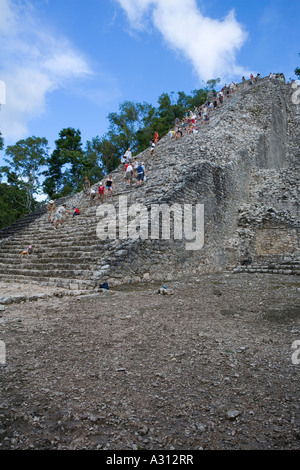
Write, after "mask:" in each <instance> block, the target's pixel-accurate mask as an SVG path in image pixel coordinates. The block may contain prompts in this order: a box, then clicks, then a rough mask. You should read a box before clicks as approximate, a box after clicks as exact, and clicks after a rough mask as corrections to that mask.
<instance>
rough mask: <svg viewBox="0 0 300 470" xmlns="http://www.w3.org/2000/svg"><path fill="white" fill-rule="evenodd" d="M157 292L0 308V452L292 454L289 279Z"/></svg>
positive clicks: (295, 435)
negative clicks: (0, 354) (2, 359)
mask: <svg viewBox="0 0 300 470" xmlns="http://www.w3.org/2000/svg"><path fill="white" fill-rule="evenodd" d="M161 287H162V286H161V285H160V284H155V283H145V284H140V285H133V284H130V285H125V286H121V287H118V288H113V289H110V290H108V291H103V290H101V291H99V292H94V293H93V295H91V294H89V295H87V296H84V295H80V296H79V295H78V296H73V297H70V296H59V297H56V296H52V297H46V298H37V300H35V301H25V302H24V301H22V302H19V303H10V304H7V305H5V307H4V310H3V309H2V310H1V313H0V340H1V341H2V342H4V343H5V350H6V363H5V364H2V366H0V379H1V380H0V392H1V393H0V449H2V450H5V449H10V450H25V449H41V450H50V449H55V450H75V449H76V450H79V449H100V450H112V449H115V450H138V449H145V450H181V449H185V450H198V449H204V450H238V449H239V450H267V449H274V450H275V449H276V450H279V449H282V450H292V449H294V450H295V449H299V448H300V411H299V373H300V364H298V363H297V362H299V361H297V360H296V361H295V360H293V359H292V357H293V358H295V357H296V358H297V351H295V349H293V344H294V342H295V341H298V340H300V302H299V287H300V281H299V278H298V277H296V276H280V275H263V274H261V275H260V274H253V275H251V274H236V275H231V274H216V275H207V276H201V277H199V278H194V279H192V278H189V279H185V280H181V281H174V282H170V283H168V284H167V289H169V290H170V291H171V292H172V295H162V294H161V293H160V288H161ZM25 288H26V286H24V289H25ZM10 289H11V290H12V288H11V287H10ZM19 294H20V295H21V294H22V287H19ZM1 295H3V296H4V297H5V296H6V295H7V294H6V293H5V292H1ZM298 348H299V346H298ZM293 353H294V355H293ZM299 357H300V353H299Z"/></svg>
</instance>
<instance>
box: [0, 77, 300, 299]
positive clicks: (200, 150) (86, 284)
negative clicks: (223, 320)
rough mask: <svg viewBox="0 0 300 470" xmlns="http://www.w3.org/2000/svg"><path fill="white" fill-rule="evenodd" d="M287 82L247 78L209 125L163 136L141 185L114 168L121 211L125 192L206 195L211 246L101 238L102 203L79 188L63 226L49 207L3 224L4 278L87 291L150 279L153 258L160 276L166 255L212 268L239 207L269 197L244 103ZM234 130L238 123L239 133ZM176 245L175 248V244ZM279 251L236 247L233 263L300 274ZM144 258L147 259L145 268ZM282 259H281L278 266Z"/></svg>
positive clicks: (0, 273) (132, 195)
mask: <svg viewBox="0 0 300 470" xmlns="http://www.w3.org/2000/svg"><path fill="white" fill-rule="evenodd" d="M287 87H288V85H285V84H282V83H279V82H278V83H274V84H273V83H272V85H271V86H270V84H269V81H268V79H262V80H261V81H260V82H259V83H258V84H257V85H255V86H253V87H249V85H248V84H247V83H246V84H243V85H241V86H240V87H239V90H238V91H237V92H235V93H233V94H232V95H231V96H230V98H229V99H228V100H226V99H225V102H224V105H223V106H222V107H220V108H218V109H216V110H214V111H213V113H212V115H211V120H210V124H209V125H208V126H207V125H204V124H203V123H199V124H198V128H199V133H198V134H195V135H194V134H190V135H185V136H184V137H183V138H182V139H180V140H178V141H176V140H174V139H173V140H170V139H169V136H168V135H167V136H165V137H163V138H162V139H161V140H160V142H159V144H158V145H157V147H156V150H155V152H154V155H153V156H151V155H150V152H149V149H147V150H145V151H144V152H142V153H141V154H140V155H138V159H139V161H140V162H144V163H145V166H146V175H147V181H146V182H145V183H144V184H143V185H142V186H141V187H137V185H136V183H134V184H133V186H131V187H127V186H126V185H125V183H124V169H123V166H122V165H120V166H119V167H118V168H117V169H116V170H115V171H114V172H113V173H112V176H113V180H114V183H115V190H114V195H113V198H112V200H111V199H109V200H108V201H107V202H108V203H111V202H112V203H113V205H114V207H115V209H116V211H118V204H119V196H126V197H127V200H128V205H129V206H130V205H132V204H137V203H141V204H143V205H144V206H147V207H150V206H151V204H163V203H166V204H174V203H175V202H178V203H190V204H194V203H197V202H199V201H201V202H203V203H206V205H207V207H208V209H207V211H208V213H207V215H206V217H208V218H209V219H211V220H210V221H209V223H208V224H207V228H206V248H205V250H203V251H202V253H200V254H199V253H198V254H195V253H191V254H190V256H187V255H185V256H184V257H183V256H182V255H181V254H180V245H178V250H177V245H176V244H175V243H174V242H173V243H172V241H171V242H160V241H150V240H148V241H146V242H144V243H142V242H140V241H134V242H133V241H130V240H119V239H118V238H117V239H116V240H109V239H107V240H100V239H99V238H98V237H97V232H96V228H97V224H98V222H99V217H98V216H97V208H98V207H99V204H97V205H94V206H91V205H90V201H89V199H86V198H85V197H84V195H83V193H82V192H81V193H78V194H76V195H74V196H72V197H69V198H67V199H66V200H65V202H66V204H67V206H68V209H70V210H71V209H72V208H73V206H77V207H79V208H80V211H81V215H80V216H77V217H74V218H73V217H72V216H71V215H69V216H68V217H67V218H66V219H65V221H64V222H63V224H62V225H61V226H60V225H59V226H58V229H57V230H54V229H53V225H52V224H50V223H49V222H48V216H47V214H46V212H45V208H43V209H42V210H40V211H38V212H36V213H33V214H29V215H28V216H26V217H25V218H24V219H22V220H21V221H18V222H17V223H15V224H14V225H12V226H11V227H8V228H7V229H5V230H2V231H0V280H5V281H11V282H13V281H14V282H22V281H28V280H30V281H31V282H33V283H38V284H40V285H47V286H58V287H62V288H66V289H71V290H74V291H78V290H83V291H84V290H91V289H94V288H96V287H97V286H98V285H99V283H101V282H104V281H110V282H111V283H112V284H118V283H123V282H128V281H129V280H130V279H131V278H133V279H134V280H139V279H141V280H142V279H143V278H145V279H148V278H149V276H148V271H149V266H148V265H149V259H150V258H151V262H152V259H153V266H154V267H153V271H152V276H151V277H150V278H152V279H155V278H156V274H155V266H158V265H159V266H162V270H163V268H164V266H165V271H166V272H165V274H167V269H168V268H167V266H168V265H167V263H168V262H169V263H173V267H174V271H175V272H177V271H178V272H179V269H178V267H181V265H182V266H183V265H184V263H187V268H186V271H185V272H186V273H188V272H189V270H190V267H191V266H192V264H193V263H194V264H196V265H197V264H198V265H199V266H200V264H201V263H203V266H204V265H205V264H206V269H210V262H207V261H206V260H207V259H209V260H212V259H213V258H214V257H215V251H216V250H220V252H222V250H223V246H218V243H219V245H223V244H224V246H225V245H226V243H227V242H226V237H227V238H228V239H229V238H230V237H233V236H234V235H235V233H236V231H237V230H238V228H239V227H238V222H236V221H237V220H238V210H239V207H240V206H241V205H242V204H243V203H248V204H250V205H252V204H266V203H267V202H269V201H268V197H270V194H267V195H266V198H265V201H263V198H262V197H258V196H257V194H256V192H255V188H256V187H257V185H258V184H261V183H260V182H259V181H258V179H257V178H259V177H258V175H259V174H260V172H261V174H262V173H264V174H265V173H266V171H268V170H261V169H259V168H257V166H256V164H255V163H253V161H254V160H255V158H254V157H253V155H252V154H251V151H250V150H249V149H251V148H252V146H253V140H254V138H255V137H254V136H255V135H256V133H257V131H258V130H259V127H258V126H259V124H257V127H255V126H256V124H255V123H256V117H255V116H254V120H252V121H251V119H250V118H249V116H250V114H249V113H248V114H247V112H248V111H246V109H243V106H244V104H247V103H250V104H251V103H252V101H251V100H252V99H253V97H254V96H255V94H254V93H255V92H257V94H259V96H258V97H257V98H256V99H257V102H259V100H260V99H261V96H264V95H265V94H266V91H267V92H268V91H269V95H270V96H271V95H272V94H274V93H276V90H277V88H278V89H280V93H281V94H283V95H286V96H287V95H288V93H289V90H288V89H287ZM270 90H271V91H270ZM270 96H269V99H271V98H270ZM247 100H248V101H247ZM250 104H249V106H250ZM251 106H252V105H251ZM250 121H251V122H250ZM240 126H243V130H240V129H239V128H240ZM233 131H236V132H235V133H234V135H233ZM237 149H238V150H237ZM244 149H247V151H248V154H249V155H250V156H248V157H247V158H248V160H249V161H251V163H250V164H249V165H250V166H251V168H250V169H247V170H245V171H244V167H243V165H244V163H243V158H244V152H245V150H244ZM270 171H271V170H270ZM282 171H284V170H282ZM239 172H242V173H241V174H243V175H244V173H245V175H246V173H247V175H248V176H247V175H246V176H247V177H248V180H247V184H246V185H243V182H241V183H240V182H239V181H238V179H239V177H240V173H239ZM228 175H229V177H228ZM246 176H245V178H246ZM243 177H244V176H243ZM226 178H227V179H226ZM241 181H242V180H241ZM212 186H213V187H212ZM244 186H245V187H244ZM59 202H60V203H62V202H63V201H59ZM221 219H222V220H221ZM220 225H222V229H221V231H220V228H219V226H220ZM214 237H215V238H214ZM211 240H213V243H211ZM218 240H219V241H218ZM29 244H31V245H32V246H33V247H34V253H33V254H32V255H30V256H28V257H22V258H20V257H19V254H20V252H21V251H22V250H23V249H25V248H26V247H27V246H28V245H29ZM170 247H172V250H173V251H169V249H170ZM174 247H175V248H174ZM183 258H184V259H183ZM274 259H275V258H274ZM274 259H273V262H272V258H268V260H267V262H265V261H266V260H264V259H259V258H257V259H256V260H252V261H251V265H248V264H247V263H244V261H243V256H241V257H240V258H239V256H238V254H237V256H236V261H235V264H234V265H233V266H232V265H231V266H230V269H231V270H235V271H236V272H257V271H259V272H280V273H283V272H286V273H291V272H292V273H294V274H299V261H298V259H297V257H294V256H293V257H290V258H289V257H282V259H281V260H278V259H277V258H276V259H275V263H274ZM256 261H257V263H256ZM218 262H219V261H218V260H217V261H216V266H217V264H218ZM143 263H144V265H145V266H146V265H147V268H145V270H144V271H143V269H144V268H143ZM278 263H279V264H280V263H281V264H280V266H279V265H278ZM179 265H180V266H179ZM216 266H215V268H216ZM219 269H220V270H224V269H226V262H224V263H220V266H219ZM150 274H151V273H150ZM162 276H163V275H162ZM162 279H163V277H162Z"/></svg>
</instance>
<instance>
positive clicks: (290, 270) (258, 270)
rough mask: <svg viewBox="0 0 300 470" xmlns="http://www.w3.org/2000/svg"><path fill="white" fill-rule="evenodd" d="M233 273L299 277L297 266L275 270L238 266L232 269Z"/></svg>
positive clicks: (299, 270) (299, 271)
mask: <svg viewBox="0 0 300 470" xmlns="http://www.w3.org/2000/svg"><path fill="white" fill-rule="evenodd" d="M233 272H235V273H249V274H250V273H272V274H287V275H296V276H299V275H300V268H299V266H298V265H295V266H290V267H284V268H283V267H277V268H269V267H263V266H252V267H251V268H250V267H245V266H239V267H237V268H234V269H233Z"/></svg>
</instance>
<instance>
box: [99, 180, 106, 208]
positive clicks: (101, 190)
mask: <svg viewBox="0 0 300 470" xmlns="http://www.w3.org/2000/svg"><path fill="white" fill-rule="evenodd" d="M104 189H105V187H104V185H103V183H102V181H101V183H100V184H99V186H98V191H99V201H100V203H101V202H103V199H104Z"/></svg>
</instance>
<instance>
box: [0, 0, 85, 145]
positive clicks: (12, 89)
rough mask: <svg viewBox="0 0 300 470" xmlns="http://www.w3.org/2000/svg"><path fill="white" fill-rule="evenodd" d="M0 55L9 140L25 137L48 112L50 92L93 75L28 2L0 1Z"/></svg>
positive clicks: (0, 120)
mask: <svg viewBox="0 0 300 470" xmlns="http://www.w3.org/2000/svg"><path fill="white" fill-rule="evenodd" d="M0 55H1V62H2V63H1V66H0V79H1V80H3V81H4V82H5V84H6V105H5V106H3V107H2V109H1V113H0V129H1V132H2V134H3V137H4V138H5V139H8V140H18V139H20V138H24V137H25V136H26V134H27V128H28V123H29V122H30V120H31V119H34V118H36V117H39V116H41V115H42V114H43V113H44V112H45V103H46V97H47V94H48V93H50V92H52V91H53V90H55V89H58V88H61V87H63V86H66V84H67V83H68V84H69V82H70V81H72V80H74V79H81V78H85V77H87V76H89V75H91V74H92V72H91V69H90V67H89V64H88V63H87V60H86V59H85V58H84V56H83V55H82V54H80V53H78V51H76V50H74V48H73V47H72V45H71V44H70V43H69V41H68V40H67V39H66V38H64V37H57V36H56V35H55V33H51V32H50V31H49V30H48V29H47V28H46V27H45V25H41V24H40V23H39V21H38V20H37V19H36V13H35V11H34V8H33V6H32V4H31V3H30V2H24V3H22V4H21V3H19V2H17V1H16V0H0Z"/></svg>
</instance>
